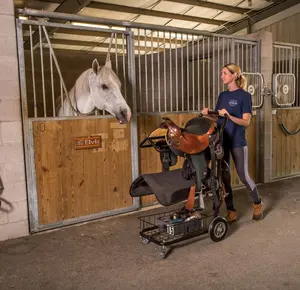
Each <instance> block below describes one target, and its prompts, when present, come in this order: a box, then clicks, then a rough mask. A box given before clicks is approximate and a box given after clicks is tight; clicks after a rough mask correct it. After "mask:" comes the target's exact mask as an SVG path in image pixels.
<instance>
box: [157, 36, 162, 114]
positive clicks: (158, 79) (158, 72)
mask: <svg viewBox="0 0 300 290" xmlns="http://www.w3.org/2000/svg"><path fill="white" fill-rule="evenodd" d="M159 47H160V44H159V31H157V75H158V77H157V89H158V111H159V112H161V101H160V87H161V85H160V60H159V55H160V53H159Z"/></svg>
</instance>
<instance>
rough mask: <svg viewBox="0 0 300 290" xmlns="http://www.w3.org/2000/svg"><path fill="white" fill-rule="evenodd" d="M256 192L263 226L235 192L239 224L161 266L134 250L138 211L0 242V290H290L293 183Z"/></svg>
mask: <svg viewBox="0 0 300 290" xmlns="http://www.w3.org/2000/svg"><path fill="white" fill-rule="evenodd" d="M259 191H260V193H261V195H262V197H263V200H264V202H265V204H266V208H267V209H266V217H265V219H264V220H263V221H260V222H254V221H252V220H251V215H252V208H251V203H250V201H249V199H248V197H247V193H246V190H244V189H242V190H238V191H235V193H234V194H235V197H236V201H237V202H236V203H237V208H238V210H239V212H240V219H239V221H238V223H237V224H235V225H232V226H231V227H230V230H229V233H228V236H227V237H226V239H225V240H223V241H221V242H219V243H215V242H212V241H211V240H210V239H209V237H208V235H204V236H201V237H196V238H194V239H191V240H188V241H185V242H182V243H180V244H177V245H176V246H175V245H174V247H173V250H172V252H171V253H170V255H169V256H168V257H167V258H166V259H161V258H160V257H159V252H160V247H158V246H156V245H155V244H153V243H150V244H148V245H144V244H142V243H141V242H140V238H139V222H138V220H137V217H138V216H140V215H144V214H145V211H143V212H139V213H134V214H130V215H125V216H119V217H114V218H110V219H106V220H99V221H97V222H93V223H88V224H84V225H80V226H73V227H68V228H63V229H60V230H58V231H52V232H48V233H43V234H36V235H32V236H30V237H26V238H22V239H16V240H9V241H6V242H2V243H0V289H1V290H2V289H3V290H8V289H22V290H23V289H24V290H27V289H28V290H34V289H42V290H56V289H60V290H64V289H70V290H71V289H72V290H73V289H74V290H75V289H76V290H77V289H84V290H92V289H99V290H105V289H110V290H112V289H167V288H170V289H189V290H191V289H214V290H215V289H297V290H298V289H300V247H299V246H300V226H299V225H300V178H294V179H288V180H284V181H280V182H274V183H269V184H265V185H261V186H259ZM162 210H165V208H158V209H155V210H154V211H162ZM147 213H148V212H147ZM155 248H156V250H155Z"/></svg>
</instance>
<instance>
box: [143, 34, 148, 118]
mask: <svg viewBox="0 0 300 290" xmlns="http://www.w3.org/2000/svg"><path fill="white" fill-rule="evenodd" d="M144 44H145V53H144V56H145V93H146V112H147V113H148V112H149V101H148V67H147V30H146V29H144Z"/></svg>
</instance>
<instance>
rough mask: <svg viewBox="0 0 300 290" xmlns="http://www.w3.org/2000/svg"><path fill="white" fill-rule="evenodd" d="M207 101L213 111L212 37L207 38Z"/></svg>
mask: <svg viewBox="0 0 300 290" xmlns="http://www.w3.org/2000/svg"><path fill="white" fill-rule="evenodd" d="M207 99H208V108H210V109H212V107H211V94H210V37H208V38H207Z"/></svg>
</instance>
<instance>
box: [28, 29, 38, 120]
mask: <svg viewBox="0 0 300 290" xmlns="http://www.w3.org/2000/svg"><path fill="white" fill-rule="evenodd" d="M29 37H30V54H31V74H32V88H33V111H34V117H35V118H36V117H37V104H36V87H35V70H34V54H33V44H32V27H31V25H29Z"/></svg>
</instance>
